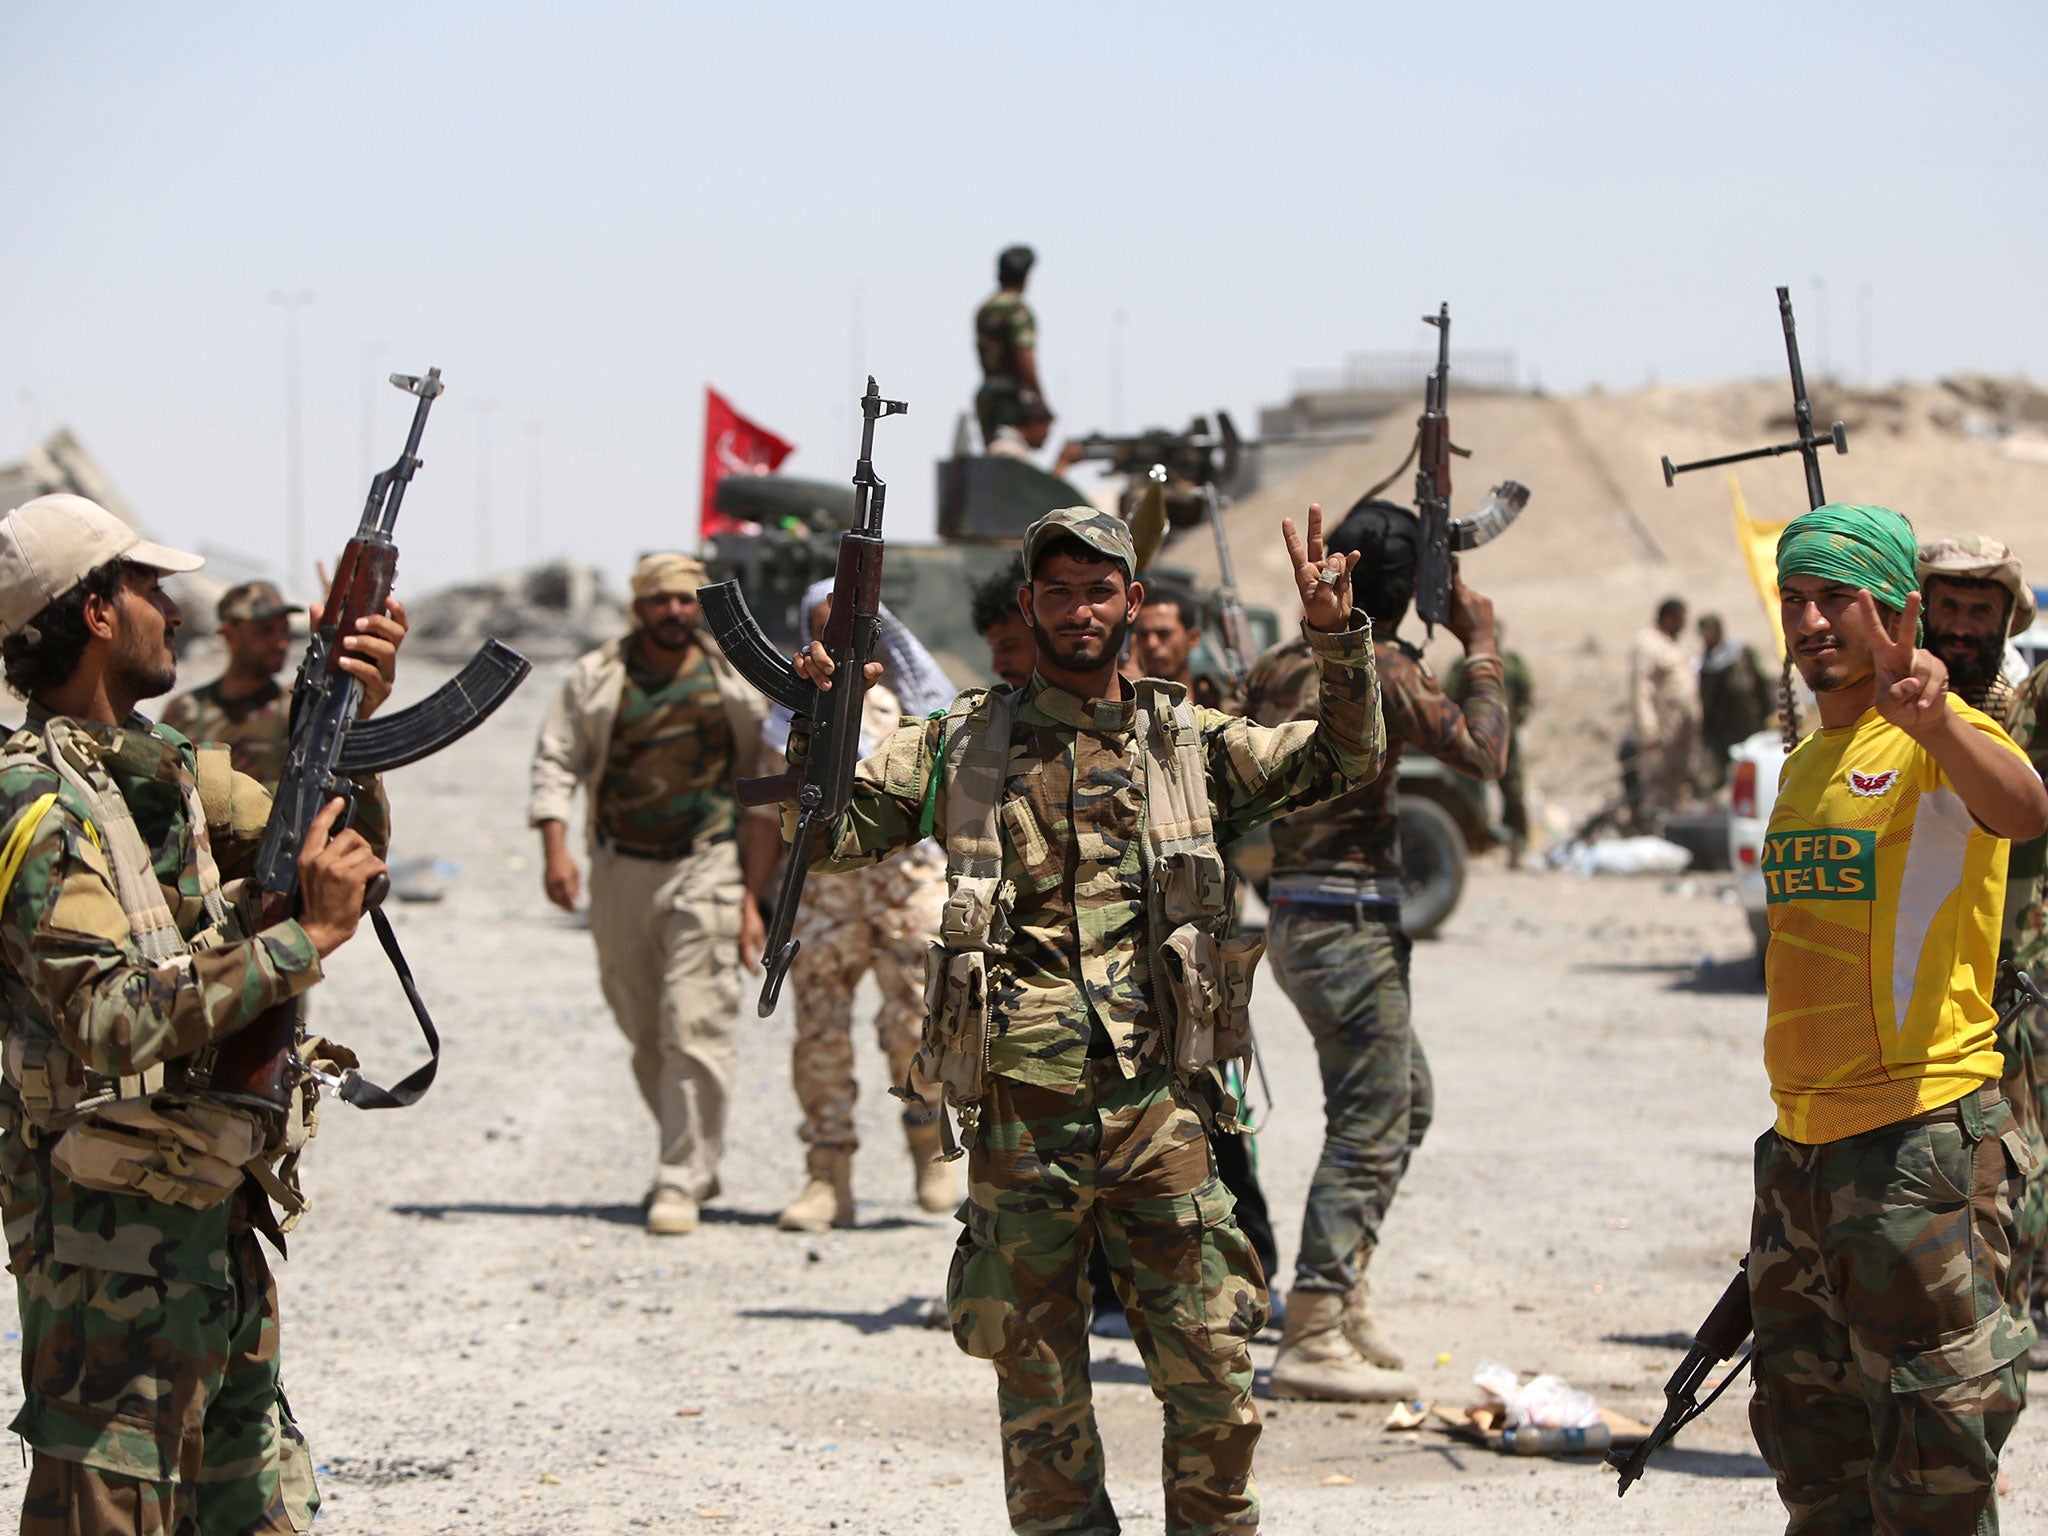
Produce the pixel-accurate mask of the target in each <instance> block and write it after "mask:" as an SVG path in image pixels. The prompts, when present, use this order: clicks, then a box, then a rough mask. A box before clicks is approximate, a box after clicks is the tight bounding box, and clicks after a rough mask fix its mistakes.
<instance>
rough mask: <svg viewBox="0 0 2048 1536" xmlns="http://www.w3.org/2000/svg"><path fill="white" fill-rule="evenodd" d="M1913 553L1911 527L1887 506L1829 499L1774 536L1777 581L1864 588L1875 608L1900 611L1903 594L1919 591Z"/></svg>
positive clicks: (1916, 548) (1916, 547) (1916, 551)
mask: <svg viewBox="0 0 2048 1536" xmlns="http://www.w3.org/2000/svg"><path fill="white" fill-rule="evenodd" d="M1918 554H1919V545H1918V544H1917V542H1916V541H1915V540H1914V538H1913V525H1912V524H1911V523H1909V522H1907V521H1906V520H1905V519H1904V518H1903V517H1901V516H1899V514H1898V513H1896V512H1894V511H1892V510H1891V509H1890V508H1889V507H1865V506H1857V505H1855V504H1853V503H1850V502H1845V501H1831V502H1829V503H1828V504H1827V505H1826V506H1824V507H1815V508H1814V509H1813V510H1812V511H1811V512H1808V513H1806V514H1805V515H1804V516H1802V517H1795V518H1793V519H1792V521H1791V522H1789V523H1787V524H1786V525H1785V531H1784V532H1783V533H1781V534H1779V535H1778V581H1779V583H1780V584H1781V585H1782V584H1783V582H1784V580H1785V578H1786V577H1787V576H1817V577H1819V578H1820V579H1821V580H1822V581H1839V582H1841V583H1842V584H1843V585H1844V586H1850V587H1864V588H1867V589H1868V590H1869V592H1870V595H1871V596H1872V597H1873V598H1875V599H1876V600H1877V605H1878V606H1879V607H1880V608H1888V609H1890V610H1891V611H1892V612H1893V613H1904V612H1905V611H1906V597H1907V594H1909V593H1912V592H1917V591H1919V589H1920V578H1919V576H1918V574H1917V573H1916V571H1915V568H1914V564H1913V562H1914V559H1915V558H1916V556H1917V555H1918Z"/></svg>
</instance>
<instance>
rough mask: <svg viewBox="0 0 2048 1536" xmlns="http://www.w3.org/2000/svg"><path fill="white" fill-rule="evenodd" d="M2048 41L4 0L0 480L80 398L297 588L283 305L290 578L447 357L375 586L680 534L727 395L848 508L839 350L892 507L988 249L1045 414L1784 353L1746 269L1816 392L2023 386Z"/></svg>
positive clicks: (1604, 24) (1534, 11) (138, 482)
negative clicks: (1299, 386)
mask: <svg viewBox="0 0 2048 1536" xmlns="http://www.w3.org/2000/svg"><path fill="white" fill-rule="evenodd" d="M2043 16H2044V12H2043V9H2042V8H2041V7H2039V6H2018V5H2012V6H1973V5H1951V6H1947V7H1943V8H1939V9H1937V8H1935V7H1931V6H1927V5H1924V4H1916V5H1911V6H1908V5H1897V4H1882V3H1880V4H1863V5H1859V6H1855V7H1824V6H1800V7H1794V6H1788V5H1784V4H1776V5H1770V6H1751V5H1743V4H1727V3H1723V4H1719V5H1713V6H1693V7H1687V8H1685V13H1684V14H1683V15H1680V14H1677V13H1676V8H1674V7H1669V6H1658V5H1649V6H1645V5H1642V4H1629V5H1574V4H1570V3H1566V4H1564V5H1556V6H1531V5H1528V4H1526V3H1517V4H1486V5H1457V4H1437V5H1407V6H1398V7H1397V6H1367V5H1358V4H1342V5H1316V6H1285V5H1272V6H1261V7H1249V6H1229V7H1226V6H1221V5H1208V4H1198V3H1181V4H1175V5H1135V4H1124V5H1119V4H1102V3H1096V4H1090V5H1069V4H1044V5H1038V6H1011V7H1006V8H1002V9H996V8H992V7H982V6H969V5H962V4H957V3H956V4H951V5H936V4H934V5H909V4H888V3H879V0H877V3H867V4H858V5H837V6H830V7H827V6H822V5H821V6H799V5H777V4H766V3H761V0H755V3H752V4H747V5H738V4H732V5H726V6H720V7H698V6H689V5H681V4H671V5H661V6H657V5H606V4H594V3H588V0H586V3H583V4H579V5H577V6H575V7H567V6H524V5H514V4H498V5H483V4H473V5H470V4H435V3H431V0H415V3H413V4H409V5H405V6H395V5H379V4H369V3H362V0H356V3H351V4H348V5H331V6H322V7H312V6H279V5H262V6H257V5H248V6H226V5H213V4H206V3H202V0H190V3H187V4H184V5H179V6H134V5H123V6H113V5H101V4H89V3H76V0H72V3H64V4H50V3H46V4H33V5H30V4H21V3H18V0H0V186H4V188H5V195H6V199H7V207H8V210H9V212H8V216H7V218H6V221H5V232H4V235H0V458H11V457H13V456H15V455H16V454H17V453H18V452H19V451H20V450H21V449H22V448H23V447H25V446H26V445H27V443H28V442H29V441H30V440H31V439H32V438H34V437H37V436H40V435H41V434H42V433H45V432H47V431H48V430H50V429H51V428H52V427H54V426H56V425H58V424H68V425H70V426H72V427H73V428H75V429H76V430H77V431H78V432H79V433H80V434H81V435H82V436H83V437H84V439H85V441H86V442H87V444H88V445H89V446H90V447H91V448H92V450H93V451H94V452H95V454H96V455H97V456H98V457H99V459H100V460H101V462H102V463H103V464H104V465H105V466H106V468H107V469H108V470H109V472H110V473H111V474H112V475H113V477H114V479H115V481H116V483H117V484H118V485H119V486H120V487H121V489H122V490H123V491H124V492H125V493H126V494H127V496H128V497H129V499H130V500H131V501H132V502H133V503H134V504H135V506H136V507H137V509H138V510H139V511H140V513H141V514H142V515H143V517H144V518H145V519H147V520H148V521H150V522H151V523H152V524H153V525H154V526H155V528H157V529H158V530H159V531H160V532H161V533H163V534H164V535H166V536H168V537H172V538H176V539H180V540H184V541H187V542H190V543H195V544H197V543H210V544H213V545H215V546H218V547H222V548H227V549H236V550H242V551H246V552H248V553H249V554H250V555H252V556H254V557H256V558H258V559H260V560H268V561H271V562H273V563H275V562H281V560H282V557H283V554H284V550H285V535H284V532H283V523H282V518H283V512H282V509H283V507H284V505H285V502H286V474H285V464H284V436H285V417H286V412H285V405H284V401H285V392H284V384H283V381H284V372H285V369H284V335H285V330H284V327H285V325H286V319H285V312H284V311H283V309H282V308H280V307H279V306H278V305H276V304H275V303H273V302H271V300H270V295H271V294H273V293H288V294H297V293H302V292H308V293H311V294H313V295H314V299H313V301H312V303H311V304H310V305H309V306H307V307H306V308H305V309H304V310H303V312H302V324H303V349H304V351H303V355H304V380H305V434H306V487H307V492H306V499H307V506H308V515H309V518H310V521H311V525H312V541H311V542H312V548H313V549H315V550H316V551H317V550H326V549H331V548H332V547H335V546H337V545H338V544H339V543H340V541H341V539H342V538H343V537H344V536H345V532H346V530H347V528H348V527H349V526H350V525H352V523H353V519H354V517H355V515H356V512H357V511H358V509H359V508H360V505H361V501H362V496H363V492H364V488H365V484H366V481H365V476H364V469H365V459H364V429H365V425H366V419H365V402H366V399H373V400H374V407H375V414H374V417H373V419H371V420H370V422H369V423H368V424H369V425H370V426H371V427H372V429H373V437H374V447H375V452H376V455H377V456H378V457H379V458H380V459H388V458H389V457H390V456H391V455H392V454H393V453H394V452H395V450H396V447H397V445H398V442H399V440H400V435H401V433H402V429H403V423H404V419H405V416H406V406H407V404H408V402H407V401H406V400H405V399H404V397H402V396H400V395H399V394H398V393H397V392H396V391H394V390H391V389H388V388H385V387H383V386H381V385H380V386H378V387H377V389H376V392H375V394H374V396H369V395H367V393H366V387H365V386H366V381H368V380H370V379H371V378H372V377H373V376H374V377H378V378H381V376H382V375H383V374H384V373H387V372H389V371H391V370H392V369H393V368H402V369H404V370H405V371H408V372H412V371H419V370H420V369H423V368H424V367H425V366H426V365H427V364H429V363H434V364H438V365H439V366H440V367H441V368H442V369H443V370H444V373H445V375H446V378H447V382H448V386H449V389H448V393H447V395H445V396H444V397H443V399H442V401H441V403H440V404H439V405H437V406H436V408H435V416H434V419H433V421H432V423H431V425H430V428H429V432H428V439H427V446H426V449H425V457H426V459H427V467H426V468H425V469H424V470H423V471H422V474H421V477H420V479H419V480H418V482H417V483H416V485H415V488H414V491H413V494H412V496H411V498H410V499H409V501H408V503H407V512H406V518H405V522H404V525H403V526H402V530H401V531H402V534H403V543H404V550H405V554H404V560H403V565H402V574H401V590H405V589H408V588H409V589H411V590H413V591H419V590H422V589H424V588H425V587H428V586H431V585H434V584H438V583H440V582H444V581H447V580H451V579H456V578H460V577H464V576H467V575H470V574H472V573H473V572H474V571H475V570H476V569H477V568H478V562H479V558H480V554H481V553H482V552H481V551H480V550H479V547H478V546H479V531H478V524H479V516H478V514H479V509H480V506H486V507H488V509H489V511H490V513H491V518H490V521H491V525H492V530H493V531H492V536H491V542H490V547H489V552H488V559H489V563H490V564H491V565H492V566H493V567H503V566H506V565H510V564H516V563H519V562H522V561H523V560H525V559H526V557H527V555H528V553H529V532H530V530H529V513H530V511H531V509H532V507H533V505H534V500H535V493H536V491H537V493H538V505H539V509H540V512H541V514H542V517H541V523H542V526H541V533H542V543H543V552H544V553H550V554H552V553H565V552H576V553H579V554H581V555H583V556H586V557H588V558H590V559H592V560H595V561H596V562H598V563H600V564H602V565H604V566H606V567H607V568H609V569H611V570H612V571H614V572H621V571H623V570H624V568H625V566H626V565H627V563H628V562H629V560H630V558H631V557H632V555H633V554H634V553H635V552H637V551H639V550H642V549H645V548H649V547H654V546H660V545H672V544H677V543H684V544H687V543H689V542H690V541H692V540H693V539H694V537H695V527H696V516H697V476H698V464H699V454H700V442H699V438H700V435H701V434H700V427H701V412H702V403H701V402H702V391H703V387H704V385H705V384H706V382H710V383H713V384H715V385H716V386H718V387H719V388H721V389H722V390H724V391H725V392H726V393H727V394H728V395H730V396H731V397H732V398H733V400H734V401H735V402H736V403H737V404H738V405H739V406H740V407H741V408H742V409H743V410H746V411H749V412H751V413H753V414H754V415H755V416H757V417H758V418H759V419H760V420H762V421H763V422H765V423H767V424H768V425H770V426H773V427H775V428H777V429H778V430H780V431H781V432H783V433H784V434H785V435H787V436H789V437H792V438H793V439H794V440H795V441H796V442H797V443H798V444H799V445H800V452H799V454H798V455H797V457H796V458H795V459H793V460H792V461H791V462H790V464H789V465H788V466H787V468H788V469H789V471H790V472H792V473H802V474H807V475H813V476H818V477H822V478H831V479H842V478H844V477H845V476H846V474H847V473H848V472H849V470H850V458H849V455H848V449H849V445H850V441H851V438H850V431H851V428H850V422H851V419H852V416H851V407H850V399H851V396H852V394H853V393H854V392H855V390H856V389H857V383H856V373H857V370H858V369H861V368H866V369H871V370H873V371H874V372H875V373H876V374H878V375H879V376H880V379H881V382H882V384H883V386H884V388H885V389H886V390H887V391H888V392H889V393H891V394H895V395H899V396H904V397H907V398H908V399H909V400H910V401H911V402H912V414H911V416H910V417H909V418H907V419H905V420H899V421H893V422H891V423H889V424H887V426H886V427H885V428H884V435H883V438H882V441H881V444H880V446H879V447H878V451H877V460H878V464H879V466H880V468H881V471H882V473H883V474H884V475H885V476H886V477H887V478H889V479H890V480H891V482H892V483H893V486H894V491H893V494H892V501H891V506H892V511H893V514H894V515H893V518H892V525H891V526H892V528H893V529H894V530H895V531H898V532H904V533H914V532H916V531H918V530H920V529H928V528H929V526H930V518H931V501H932V491H931V482H932V462H933V460H934V459H935V458H936V457H937V456H938V455H939V454H940V453H941V452H942V451H943V449H944V447H945V445H946V444H947V443H948V442H949V441H950V438H951V434H952V430H953V423H954V419H955V416H956V414H957V413H958V412H959V411H960V410H962V409H964V408H965V407H966V406H967V404H968V402H969V400H970V398H971V395H972V392H973V388H974V385H975V383H976V381H977V378H978V374H977V371H976V368H975V365H974V361H973V356H972V349H971V345H970V339H969V326H970V318H971V315H972V312H973V310H974V307H975V306H976V304H977V303H978V302H979V301H980V299H981V298H982V297H983V296H984V295H985V294H986V293H987V292H988V290H989V289H990V288H991V287H992V286H993V282H992V275H993V274H992V268H993V259H994V255H995V252H996V251H997V250H998V249H999V248H1000V247H1002V246H1003V245H1006V244H1008V243H1010V242H1012V241H1016V240H1025V241H1029V242H1030V243H1032V244H1033V245H1035V246H1036V247H1037V249H1038V251H1039V267H1038V270H1037V272H1036V274H1035V275H1034V278H1033V282H1032V290H1031V298H1032V302H1033V304H1034V306H1035V307H1036V308H1037V310H1038V313H1039V316H1040V325H1041V334H1040V352H1041V369H1042V373H1043V377H1044V379H1045V381H1046V384H1047V386H1048V389H1049V391H1050V393H1051V397H1052V402H1053V405H1054V407H1055V408H1056V409H1057V410H1059V412H1060V413H1061V430H1062V431H1066V430H1073V431H1086V430H1090V429H1097V428H1119V427H1121V428H1124V429H1130V428H1134V427H1137V426H1141V425H1144V424H1145V423H1147V422H1155V421H1156V422H1172V423H1179V422H1181V421H1184V420H1185V419H1186V417H1187V416H1188V415H1190V414H1191V413H1193V412H1195V411H1199V410H1208V409H1212V408H1214V407H1216V406H1218V405H1224V406H1229V407H1231V408H1232V409H1234V410H1236V411H1238V412H1241V413H1242V416H1243V418H1251V417H1253V415H1254V412H1255V408H1256V406H1257V405H1258V404H1260V403H1263V402H1272V401H1275V400H1279V399H1282V398H1284V397H1285V396H1286V395H1287V393H1288V392H1289V389H1290V386H1291V385H1292V383H1293V381H1294V378H1295V376H1296V375H1297V374H1298V373H1300V372H1303V371H1306V370H1314V369H1320V368H1332V367H1336V366H1338V365H1340V364H1341V362H1342V360H1343V358H1344V356H1345V354H1346V353H1348V352H1352V351H1356V350H1360V349H1375V348H1402V347H1417V346H1421V345H1424V344H1425V343H1426V341H1427V333H1426V332H1425V330H1424V328H1423V327H1422V326H1421V325H1420V324H1419V323H1418V319H1417V317H1419V316H1420V315H1421V314H1422V312H1423V311H1424V309H1433V308H1434V307H1435V305H1436V303H1437V301H1438V300H1440V299H1449V300H1450V302H1451V305H1452V309H1453V313H1454V316H1455V318H1456V332H1455V337H1456V340H1457V341H1459V342H1460V343H1463V344H1466V345H1469V346H1472V347H1475V348H1478V347H1486V348H1511V349H1513V350H1514V352H1515V353H1516V354H1517V355H1518V357H1519V359H1520V364H1521V369H1522V374H1523V376H1524V378H1529V377H1536V378H1540V379H1541V381H1542V382H1543V384H1544V385H1545V386H1547V387H1550V388H1553V389H1568V388H1576V387H1579V386H1582V385H1585V384H1587V383H1590V382H1593V381H1601V382H1605V383H1607V384H1610V385H1616V386H1625V385H1633V384H1637V383H1640V382H1642V381H1643V380H1645V379H1646V378H1648V377H1651V376H1653V375H1654V376H1656V377H1658V378H1661V379H1666V380H1694V379H1708V378H1715V377H1721V376H1727V375H1731V374H1762V373H1771V372H1775V371H1777V370H1778V369H1780V368H1781V367H1782V353H1781V350H1780V342H1779V337H1778V333H1777V327H1776V323H1775V316H1774V313H1773V310H1772V301H1771V288H1772V285H1773V284H1775V283H1779V282H1787V283H1790V284H1792V285H1793V288H1794V294H1795V301H1796V302H1797V303H1798V305H1799V307H1800V312H1801V326H1802V332H1803V335H1804V337H1805V339H1806V342H1807V346H1808V353H1807V358H1808V366H1809V368H1810V369H1812V370H1814V371H1818V370H1819V368H1820V367H1821V366H1822V364H1823V363H1824V362H1827V363H1832V365H1833V368H1834V370H1835V371H1836V372H1837V373H1839V374H1843V375H1847V376H1851V377H1854V376H1855V375H1857V374H1858V373H1859V371H1860V370H1861V369H1862V368H1863V367H1864V366H1865V364H1866V361H1867V363H1868V365H1869V366H1870V368H1871V370H1872V371H1873V372H1874V373H1875V374H1876V375H1877V376H1879V377H1880V378H1890V377H1896V376H1901V375H1912V376H1934V375H1937V374H1940V373H1943V372H1949V371H1955V370H1960V369H1973V370H1985V371H1999V372H2030V373H2033V374H2035V375H2036V376H2039V375H2041V374H2042V373H2044V372H2048V366H2044V365H2048V355H2044V353H2048V330H2044V321H2048V289H2044V285H2043V283H2042V280H2041V276H2040V272H2041V255H2042V252H2043V251H2044V250H2048V227H2044V224H2048V220H2044V215H2043V211H2042V209H2043V196H2042V194H2043V190H2044V189H2043V182H2044V175H2043V170H2042V166H2041V155H2042V147H2043V145H2044V143H2048V132H2044V127H2048V123H2044V118H2048V112H2044V109H2043V105H2042V103H2043V99H2044V92H2043V90H2042V88H2041V84H2040V81H2039V78H2038V72H2039V68H2040V64H2041V61H2042V59H2043V58H2044V57H2048V53H2044V47H2043V44H2044V32H2048V23H2044V20H2043ZM1865 293H1867V295H1868V298H1867V305H1866V301H1865V300H1864V298H1863V295H1864V294H1865ZM1866 313H1867V316H1868V325H1867V329H1866V326H1865V324H1864V316H1865V314H1866ZM1119 314H1121V315H1123V316H1124V317H1126V318H1125V320H1124V321H1123V322H1122V323H1121V325H1120V326H1119V322H1118V321H1117V318H1116V317H1117V316H1118V315H1119ZM1119 330H1120V331H1121V337H1122V349H1121V350H1122V355H1123V367H1122V387H1121V402H1122V409H1121V416H1120V419H1118V418H1114V417H1113V416H1112V406H1113V398H1112V397H1113V389H1112V379H1111V366H1110V360H1111V357H1112V355H1113V353H1114V352H1115V351H1116V341H1115V337H1116V335H1117V333H1118V332H1119ZM1866 346H1867V358H1866ZM487 445H488V454H486V452H485V449H486V446H487ZM536 467H537V473H536Z"/></svg>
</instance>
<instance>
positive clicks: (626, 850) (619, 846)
mask: <svg viewBox="0 0 2048 1536" xmlns="http://www.w3.org/2000/svg"><path fill="white" fill-rule="evenodd" d="M732 840H733V834H732V833H730V832H715V833H713V834H712V835H711V836H710V837H707V838H704V839H702V840H701V841H700V840H699V839H697V838H694V837H686V838H684V839H683V840H682V841H681V842H678V843H664V844H662V845H661V846H659V847H656V848H649V847H645V846H643V845H640V844H635V843H622V842H620V841H619V840H618V839H617V838H615V837H613V836H611V835H610V834H609V833H607V832H605V831H603V830H600V831H599V832H598V833H597V846H598V847H600V848H602V849H604V850H605V851H606V852H608V853H616V854H617V855H618V856H619V857H620V858H622V859H645V860H647V861H648V862H649V863H652V864H673V863H675V862H676V861H677V860H678V859H687V858H688V857H689V856H690V855H691V854H693V853H696V852H698V851H700V850H702V849H705V848H715V847H717V846H718V845H719V844H720V843H729V842H731V841H732Z"/></svg>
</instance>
